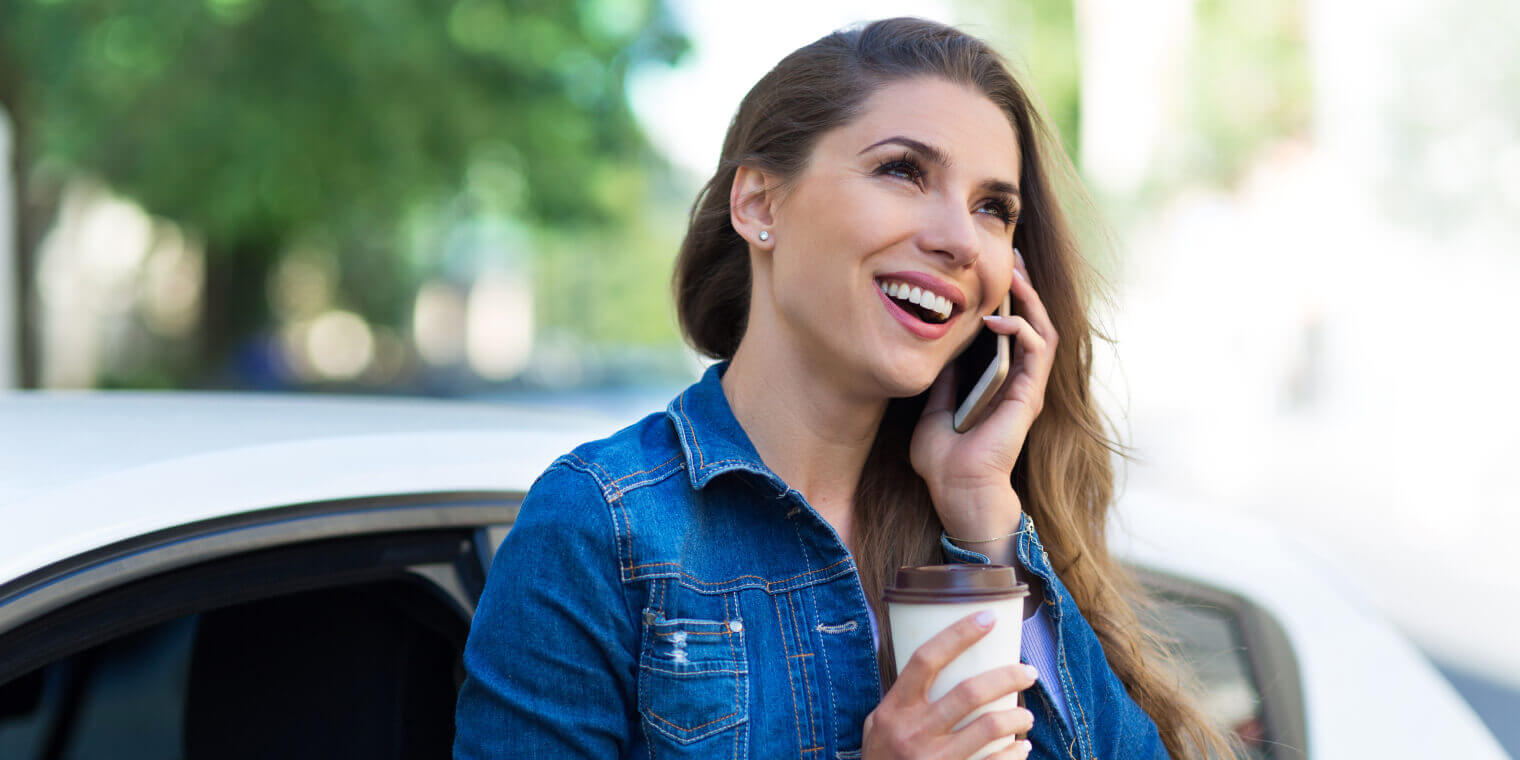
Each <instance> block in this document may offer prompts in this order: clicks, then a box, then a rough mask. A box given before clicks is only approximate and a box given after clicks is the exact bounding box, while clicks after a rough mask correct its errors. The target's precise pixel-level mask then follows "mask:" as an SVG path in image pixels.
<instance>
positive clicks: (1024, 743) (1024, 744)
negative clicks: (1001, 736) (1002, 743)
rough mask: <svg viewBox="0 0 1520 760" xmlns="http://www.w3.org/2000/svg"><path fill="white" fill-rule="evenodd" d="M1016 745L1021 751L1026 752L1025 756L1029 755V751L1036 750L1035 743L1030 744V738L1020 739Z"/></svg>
mask: <svg viewBox="0 0 1520 760" xmlns="http://www.w3.org/2000/svg"><path fill="white" fill-rule="evenodd" d="M1015 746H1017V747H1018V748H1019V751H1020V752H1023V753H1024V756H1025V757H1028V756H1029V753H1030V752H1033V751H1034V745H1033V744H1030V743H1029V740H1028V739H1020V740H1019V741H1018V744H1017V745H1015Z"/></svg>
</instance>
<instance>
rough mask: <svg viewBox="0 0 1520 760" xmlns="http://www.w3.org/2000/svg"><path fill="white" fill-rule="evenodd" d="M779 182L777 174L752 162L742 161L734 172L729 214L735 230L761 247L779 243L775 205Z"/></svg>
mask: <svg viewBox="0 0 1520 760" xmlns="http://www.w3.org/2000/svg"><path fill="white" fill-rule="evenodd" d="M776 187H777V183H776V182H775V180H774V178H772V177H771V176H770V175H768V174H766V173H765V172H762V171H760V170H759V169H756V168H754V167H752V166H743V165H740V167H739V170H738V171H737V172H735V173H734V186H733V187H731V188H729V191H728V218H729V222H730V223H731V224H733V226H734V231H735V232H738V233H739V236H740V237H742V238H744V239H745V240H748V241H749V244H750V245H752V246H755V247H757V248H760V249H762V250H767V251H768V250H770V249H771V248H772V247H773V246H774V245H775V243H776V231H775V223H776V220H775V217H774V215H773V213H772V210H773V209H774V207H775V202H776V200H777V198H778V196H777V190H776Z"/></svg>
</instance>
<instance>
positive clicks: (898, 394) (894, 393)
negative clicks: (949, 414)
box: [881, 368, 939, 398]
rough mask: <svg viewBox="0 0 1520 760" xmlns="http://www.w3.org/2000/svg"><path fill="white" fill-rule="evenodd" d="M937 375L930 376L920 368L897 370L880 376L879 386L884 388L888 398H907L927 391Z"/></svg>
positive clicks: (936, 373)
mask: <svg viewBox="0 0 1520 760" xmlns="http://www.w3.org/2000/svg"><path fill="white" fill-rule="evenodd" d="M938 374H939V373H938V372H935V373H932V374H930V373H928V372H925V371H924V370H923V369H921V368H911V369H910V368H898V370H897V371H895V372H891V373H887V374H885V375H884V376H882V377H881V384H882V385H883V386H885V387H886V390H887V395H888V396H889V397H891V398H908V397H911V396H917V395H918V394H920V393H923V392H924V391H927V390H929V387H930V386H932V385H934V378H935V377H937V376H938Z"/></svg>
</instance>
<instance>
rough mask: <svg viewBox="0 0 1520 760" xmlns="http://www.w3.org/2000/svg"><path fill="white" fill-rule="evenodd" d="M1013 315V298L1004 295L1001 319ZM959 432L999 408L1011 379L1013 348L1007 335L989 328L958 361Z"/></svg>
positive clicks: (968, 428) (969, 427) (957, 422)
mask: <svg viewBox="0 0 1520 760" xmlns="http://www.w3.org/2000/svg"><path fill="white" fill-rule="evenodd" d="M1012 313H1013V299H1012V298H1011V297H1010V296H1009V295H1008V294H1006V293H1005V294H1004V295H1003V303H1002V305H1001V306H999V307H998V315H999V316H1004V317H1006V316H1008V315H1010V314H1012ZM955 362H956V365H955V432H957V433H964V432H966V431H967V430H970V429H971V428H973V427H975V426H976V423H978V422H981V421H982V418H984V417H986V416H987V415H988V413H990V412H991V411H992V408H993V407H994V406H997V397H998V393H999V392H1000V391H1002V390H1003V383H1004V381H1006V380H1007V379H1008V369H1009V366H1010V365H1011V364H1012V363H1013V346H1012V344H1011V342H1010V341H1009V340H1008V336H1007V335H999V334H998V333H995V332H993V331H992V330H991V329H989V328H988V327H986V326H985V325H984V326H983V327H982V331H981V332H980V333H977V336H976V339H975V340H973V341H971V346H970V347H969V348H967V349H966V350H965V351H963V352H961V355H960V356H957V357H956V358H955Z"/></svg>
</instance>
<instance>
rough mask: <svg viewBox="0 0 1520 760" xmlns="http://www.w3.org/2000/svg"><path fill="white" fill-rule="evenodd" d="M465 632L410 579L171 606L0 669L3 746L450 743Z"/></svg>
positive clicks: (85, 759)
mask: <svg viewBox="0 0 1520 760" xmlns="http://www.w3.org/2000/svg"><path fill="white" fill-rule="evenodd" d="M464 633H465V621H464V620H463V619H462V618H460V617H459V616H458V615H457V613H455V612H454V611H453V610H451V609H449V608H448V607H447V606H446V605H445V604H444V603H443V602H441V601H440V600H439V599H438V597H437V594H436V593H435V592H432V591H427V590H425V589H423V588H422V587H421V584H420V583H418V582H417V581H415V580H390V581H380V582H371V583H365V584H354V585H347V586H342V587H338V588H323V589H315V590H304V591H299V592H294V593H286V594H281V595H277V596H270V597H264V598H259V599H256V600H253V601H249V602H244V603H240V604H233V605H229V606H224V607H218V608H216V609H211V610H206V611H202V612H197V613H191V614H187V615H181V616H178V617H175V618H172V619H170V620H168V621H164V622H159V623H156V624H153V625H150V626H148V627H146V628H141V629H139V630H135V631H133V632H130V633H126V634H124V635H121V636H118V637H116V638H114V639H111V640H109V641H107V642H105V643H102V644H98V645H95V646H92V647H89V648H86V649H83V650H80V651H75V652H72V653H70V654H68V655H66V656H64V657H61V658H59V659H56V660H54V661H52V662H49V663H47V664H45V665H43V666H42V667H40V668H36V669H34V670H32V671H30V672H28V673H26V674H23V675H22V676H20V677H18V678H15V679H12V680H10V681H9V682H6V683H4V684H0V758H4V760H45V759H46V760H51V759H53V758H63V759H65V760H68V759H70V758H73V759H77V760H137V759H138V758H144V759H147V758H153V759H154V760H166V759H167V760H179V759H184V760H199V759H200V758H208V759H210V758H214V759H215V760H238V759H239V758H267V757H280V758H282V760H301V759H304V758H313V759H315V758H331V757H344V756H347V757H366V758H397V759H398V760H399V759H401V758H436V757H447V756H448V755H449V751H450V748H451V745H452V743H453V707H454V698H455V694H456V693H457V690H458V688H459V684H460V681H461V680H462V669H461V667H460V663H459V657H460V654H461V651H462V648H463V636H464ZM378 727H386V728H385V729H384V730H377V728H378Z"/></svg>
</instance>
